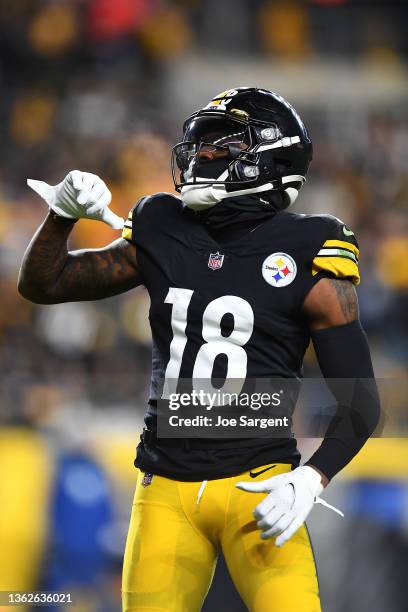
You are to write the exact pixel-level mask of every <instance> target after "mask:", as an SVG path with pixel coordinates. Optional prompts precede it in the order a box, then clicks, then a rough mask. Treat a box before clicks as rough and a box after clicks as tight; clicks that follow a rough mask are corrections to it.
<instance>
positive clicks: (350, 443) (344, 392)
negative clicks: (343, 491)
mask: <svg viewBox="0 0 408 612" xmlns="http://www.w3.org/2000/svg"><path fill="white" fill-rule="evenodd" d="M312 338H313V344H314V347H315V351H316V356H317V359H318V361H319V365H320V368H321V371H322V374H323V375H324V377H325V378H326V380H327V382H328V385H329V387H330V390H331V391H332V393H333V395H334V397H335V399H336V400H337V404H338V405H337V412H336V414H335V416H334V417H333V418H332V419H331V421H330V424H329V427H328V429H327V432H326V435H325V438H324V440H323V442H322V444H321V446H320V448H319V449H318V450H317V451H316V452H315V453H314V455H313V456H312V457H311V458H310V459H309V461H308V462H307V464H308V465H310V466H311V467H314V468H315V469H317V470H318V471H319V472H320V473H321V474H324V475H325V476H326V477H327V479H329V480H330V479H331V478H333V476H335V474H337V473H338V472H339V471H340V470H342V469H343V468H344V467H345V466H346V465H347V464H348V463H349V462H350V461H351V460H352V459H353V458H354V457H355V455H357V453H358V452H359V451H360V450H361V448H362V447H363V446H364V444H365V443H366V442H367V440H368V438H369V437H370V436H371V435H372V434H373V432H374V431H375V429H376V427H377V425H378V422H379V419H380V412H381V408H380V399H379V395H378V390H377V385H376V381H375V378H374V371H373V366H372V363H371V356H370V349H369V346H368V343H367V339H366V336H365V334H364V332H363V330H362V328H361V325H360V323H359V322H358V321H353V322H352V323H349V324H346V325H341V326H338V327H333V328H328V329H324V330H320V331H317V332H314V333H313V334H312Z"/></svg>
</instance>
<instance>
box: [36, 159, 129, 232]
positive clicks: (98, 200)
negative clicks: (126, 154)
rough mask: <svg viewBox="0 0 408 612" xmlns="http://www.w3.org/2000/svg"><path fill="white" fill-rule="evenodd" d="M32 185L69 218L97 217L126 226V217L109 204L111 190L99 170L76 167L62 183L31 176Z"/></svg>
mask: <svg viewBox="0 0 408 612" xmlns="http://www.w3.org/2000/svg"><path fill="white" fill-rule="evenodd" d="M27 185H28V186H29V187H31V189H33V190H34V191H35V192H36V193H38V195H40V196H41V197H42V198H43V200H45V202H46V203H47V204H48V206H49V207H50V208H51V209H52V210H53V211H54V212H55V213H57V214H58V215H60V216H62V217H66V218H67V219H95V220H97V221H103V222H104V223H107V224H108V225H110V226H111V227H112V228H113V229H122V227H123V225H124V220H123V219H122V218H121V217H118V215H116V214H115V213H114V212H112V211H111V210H110V208H109V204H110V202H111V199H112V195H111V192H110V191H109V189H108V188H107V186H106V184H105V183H104V181H103V180H102V179H101V178H99V176H97V175H96V174H91V173H90V172H81V171H80V170H72V171H71V172H69V173H68V174H67V176H66V177H65V178H64V180H63V181H61V183H59V184H58V185H48V183H46V182H45V181H37V180H34V179H27Z"/></svg>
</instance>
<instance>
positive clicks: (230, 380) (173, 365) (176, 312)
mask: <svg viewBox="0 0 408 612" xmlns="http://www.w3.org/2000/svg"><path fill="white" fill-rule="evenodd" d="M192 295H193V291H191V290H189V289H176V288H174V287H171V288H170V289H169V292H168V294H167V296H166V299H165V302H166V303H167V304H173V308H172V314H171V327H172V331H173V339H172V341H171V344H170V359H169V362H168V364H167V368H166V373H165V381H164V389H163V397H169V394H170V393H175V392H176V387H177V379H178V378H179V375H180V369H181V361H182V358H183V353H184V350H185V347H186V344H187V336H186V326H187V310H188V307H189V305H190V301H191V298H192ZM226 314H231V315H232V317H233V319H234V326H233V329H232V331H231V333H230V335H229V336H223V335H222V333H221V320H222V318H223V317H224V316H225V315H226ZM253 329H254V313H253V310H252V308H251V306H250V304H249V303H248V302H247V301H246V300H244V299H242V298H240V297H237V296H235V295H224V296H222V297H219V298H217V299H215V300H213V301H212V302H210V303H209V304H208V306H207V307H206V309H205V311H204V314H203V332H202V334H203V339H204V344H203V345H202V346H201V347H200V349H199V351H198V353H197V357H196V361H195V364H194V369H193V385H194V388H196V390H197V391H198V390H199V389H203V385H205V387H206V389H205V390H206V391H207V392H214V391H216V390H217V389H218V388H217V389H215V388H214V387H213V386H212V384H211V376H212V372H213V368H214V362H215V359H216V358H217V356H218V355H226V357H227V360H228V366H227V376H226V380H225V383H224V385H223V387H222V390H223V391H224V392H225V391H228V392H231V393H239V392H240V391H241V389H242V387H243V385H244V382H245V378H246V374H247V362H248V358H247V354H246V351H245V349H244V348H243V347H244V345H245V344H246V343H247V342H248V340H249V339H250V337H251V335H252V332H253Z"/></svg>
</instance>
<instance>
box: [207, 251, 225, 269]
mask: <svg viewBox="0 0 408 612" xmlns="http://www.w3.org/2000/svg"><path fill="white" fill-rule="evenodd" d="M223 263H224V255H220V253H219V251H217V252H216V253H210V257H209V258H208V267H209V268H210V270H219V269H220V268H221V267H222V264H223Z"/></svg>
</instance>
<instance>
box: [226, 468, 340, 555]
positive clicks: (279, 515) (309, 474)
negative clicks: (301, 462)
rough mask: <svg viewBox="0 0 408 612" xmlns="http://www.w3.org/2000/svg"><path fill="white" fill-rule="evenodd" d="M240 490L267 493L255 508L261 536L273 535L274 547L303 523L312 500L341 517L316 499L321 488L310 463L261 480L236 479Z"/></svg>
mask: <svg viewBox="0 0 408 612" xmlns="http://www.w3.org/2000/svg"><path fill="white" fill-rule="evenodd" d="M235 486H236V487H238V489H242V491H249V492H250V493H263V492H265V493H269V495H267V497H265V499H264V500H262V501H261V503H260V504H258V505H257V506H256V508H255V510H254V517H255V518H256V520H257V525H258V527H259V529H261V531H262V533H261V538H262V539H263V540H266V539H267V538H270V537H271V536H278V537H277V538H276V541H275V544H276V546H283V544H285V542H287V541H288V540H289V539H290V538H291V537H292V536H293V534H294V533H295V532H296V531H297V530H298V529H299V527H300V526H301V525H303V523H304V522H305V520H306V518H307V517H308V515H309V512H310V511H311V509H312V508H313V504H314V503H320V504H322V505H324V506H326V507H328V508H330V509H331V510H334V512H337V513H338V514H340V516H344V515H343V513H342V512H340V510H337V509H336V508H333V506H330V505H329V504H327V503H326V502H325V501H324V500H322V499H318V498H319V495H320V494H321V492H322V491H323V485H322V483H321V476H320V474H319V473H318V472H317V471H316V470H314V469H313V468H312V467H309V466H307V465H306V466H302V467H298V468H296V469H295V470H293V471H292V472H286V473H285V474H279V475H278V476H273V477H272V478H268V479H267V480H262V481H260V482H238V483H237V484H236V485H235Z"/></svg>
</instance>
